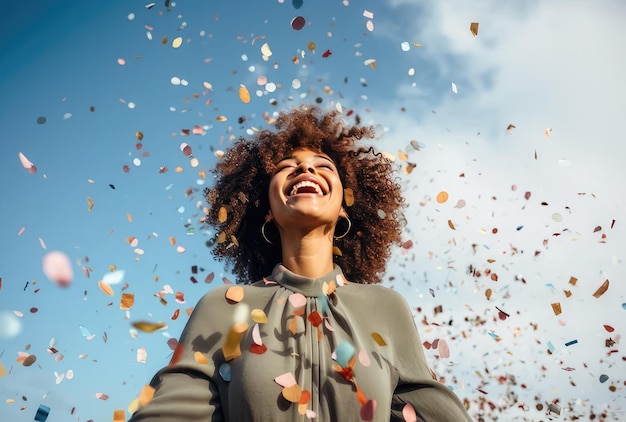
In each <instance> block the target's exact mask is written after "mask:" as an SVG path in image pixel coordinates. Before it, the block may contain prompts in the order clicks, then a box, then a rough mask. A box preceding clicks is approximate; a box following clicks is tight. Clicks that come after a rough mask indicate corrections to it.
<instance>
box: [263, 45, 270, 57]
mask: <svg viewBox="0 0 626 422" xmlns="http://www.w3.org/2000/svg"><path fill="white" fill-rule="evenodd" d="M261 54H263V56H264V58H268V57H270V56H271V55H272V49H271V48H270V45H269V44H268V43H265V44H263V45H262V46H261Z"/></svg>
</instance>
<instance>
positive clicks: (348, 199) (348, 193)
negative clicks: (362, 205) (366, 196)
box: [343, 188, 354, 207]
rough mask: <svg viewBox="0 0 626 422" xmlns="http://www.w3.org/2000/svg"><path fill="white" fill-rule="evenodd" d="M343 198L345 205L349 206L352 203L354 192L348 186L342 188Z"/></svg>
mask: <svg viewBox="0 0 626 422" xmlns="http://www.w3.org/2000/svg"><path fill="white" fill-rule="evenodd" d="M343 200H344V202H345V203H346V207H351V206H352V205H354V192H353V191H352V189H350V188H345V189H344V190H343Z"/></svg>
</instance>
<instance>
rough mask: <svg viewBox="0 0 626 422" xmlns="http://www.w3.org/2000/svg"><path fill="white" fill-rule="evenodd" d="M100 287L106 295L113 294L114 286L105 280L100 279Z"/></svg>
mask: <svg viewBox="0 0 626 422" xmlns="http://www.w3.org/2000/svg"><path fill="white" fill-rule="evenodd" d="M98 287H99V288H100V290H102V293H104V294H105V295H108V296H113V295H114V293H113V288H112V287H111V286H109V285H108V284H107V283H105V282H104V281H102V280H100V281H98Z"/></svg>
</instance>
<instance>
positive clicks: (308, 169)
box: [296, 161, 315, 174]
mask: <svg viewBox="0 0 626 422" xmlns="http://www.w3.org/2000/svg"><path fill="white" fill-rule="evenodd" d="M302 173H315V167H313V166H312V165H311V164H310V163H308V162H306V161H303V162H301V163H300V164H298V166H297V167H296V174H302Z"/></svg>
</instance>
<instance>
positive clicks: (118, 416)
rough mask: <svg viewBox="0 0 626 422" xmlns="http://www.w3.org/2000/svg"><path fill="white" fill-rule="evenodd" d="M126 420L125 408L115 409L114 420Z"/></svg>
mask: <svg viewBox="0 0 626 422" xmlns="http://www.w3.org/2000/svg"><path fill="white" fill-rule="evenodd" d="M125 420H126V413H124V409H115V410H114V411H113V422H124V421H125Z"/></svg>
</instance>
